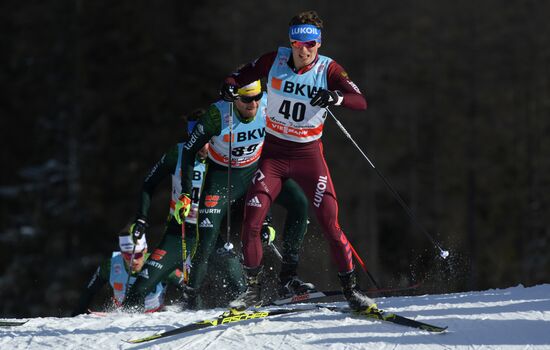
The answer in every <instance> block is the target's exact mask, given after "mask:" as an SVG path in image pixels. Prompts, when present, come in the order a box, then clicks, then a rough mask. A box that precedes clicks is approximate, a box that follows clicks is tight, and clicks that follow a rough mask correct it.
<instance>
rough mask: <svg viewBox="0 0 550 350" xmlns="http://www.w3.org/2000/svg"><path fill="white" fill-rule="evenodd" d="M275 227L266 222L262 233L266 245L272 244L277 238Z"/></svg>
mask: <svg viewBox="0 0 550 350" xmlns="http://www.w3.org/2000/svg"><path fill="white" fill-rule="evenodd" d="M275 233H276V232H275V229H274V228H273V226H271V225H270V224H268V223H266V222H264V224H263V225H262V231H261V232H260V235H261V237H262V243H263V244H264V245H270V244H271V243H273V241H274V240H275Z"/></svg>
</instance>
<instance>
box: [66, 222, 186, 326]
mask: <svg viewBox="0 0 550 350" xmlns="http://www.w3.org/2000/svg"><path fill="white" fill-rule="evenodd" d="M119 246H120V251H116V252H113V253H112V256H111V258H109V259H107V260H105V261H104V262H103V263H101V265H100V266H99V267H98V268H97V269H96V271H95V273H94V275H93V276H92V278H91V279H90V281H89V282H88V284H87V285H86V288H84V291H83V292H82V294H81V295H80V299H79V301H78V304H77V306H76V307H75V308H74V310H73V312H72V316H76V315H79V314H83V313H87V312H88V307H89V305H90V303H91V302H92V300H93V299H94V297H95V295H96V294H97V293H98V292H99V291H100V290H101V289H102V288H103V287H104V286H105V285H106V284H108V285H109V286H110V287H111V290H112V293H113V295H112V298H111V302H109V303H107V304H106V305H105V309H107V310H109V309H113V308H118V307H120V306H121V304H122V302H123V300H124V299H125V293H126V290H127V289H128V287H129V286H127V284H126V283H127V282H129V284H130V286H132V285H133V283H134V282H135V281H136V277H137V276H138V274H139V273H140V272H141V271H142V268H143V264H144V263H145V262H146V261H147V259H148V258H149V253H147V241H146V238H145V235H142V236H141V238H139V239H138V240H137V242H136V243H134V241H133V239H132V238H131V236H130V235H129V234H128V232H124V233H122V234H121V235H120V236H119ZM132 256H133V257H132ZM130 265H131V266H130ZM128 274H130V278H128ZM182 280H183V274H182V272H181V270H178V269H172V270H171V271H169V273H168V274H166V275H165V276H164V278H163V279H162V280H159V281H157V283H155V285H153V286H152V288H151V289H150V290H149V291H148V292H147V294H145V296H144V297H143V299H142V300H141V301H140V302H141V304H140V308H142V309H143V311H145V312H155V311H159V310H162V309H163V307H164V295H165V290H166V287H167V285H168V284H170V285H174V286H176V288H178V289H181V288H182Z"/></svg>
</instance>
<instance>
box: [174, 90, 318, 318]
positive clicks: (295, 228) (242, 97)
mask: <svg viewBox="0 0 550 350" xmlns="http://www.w3.org/2000/svg"><path fill="white" fill-rule="evenodd" d="M236 95H237V97H238V99H237V100H236V101H234V105H232V103H229V102H226V101H223V100H219V101H217V102H216V103H214V104H212V105H211V106H210V107H209V108H208V110H207V112H206V113H205V114H204V116H202V117H201V118H200V119H199V121H198V123H197V125H195V127H194V129H193V132H192V133H191V136H190V138H189V141H188V142H187V143H186V145H185V147H184V151H183V156H182V193H183V195H182V196H181V199H180V201H179V203H178V204H176V212H175V216H176V218H177V219H179V220H180V221H183V218H182V217H183V216H185V214H186V213H185V211H186V210H185V203H186V202H188V199H187V198H188V197H189V195H188V193H190V192H189V191H190V188H191V180H192V179H191V175H192V164H191V162H189V161H188V159H192V158H193V155H194V154H195V153H196V152H197V151H198V150H199V149H200V148H201V147H202V146H203V145H205V144H209V149H208V160H207V171H206V175H205V183H204V187H203V191H202V194H201V198H200V202H199V213H198V220H197V223H198V237H199V243H198V246H197V251H196V254H195V256H194V258H193V260H192V269H191V273H190V277H189V284H188V286H187V287H186V290H187V294H189V295H191V296H192V297H191V298H190V303H189V307H190V308H193V309H197V308H202V307H203V304H202V301H201V299H202V297H201V294H203V293H210V297H212V296H218V299H219V304H223V305H227V303H228V302H229V301H231V300H232V299H233V298H235V297H236V296H237V295H239V294H240V293H241V292H243V291H244V289H245V287H246V283H245V281H244V278H243V271H242V266H241V262H240V261H239V259H238V257H237V256H236V254H235V252H233V251H232V250H229V249H216V244H215V243H216V240H217V239H218V237H219V236H220V231H221V230H222V229H221V226H222V221H223V220H224V218H226V214H227V210H228V209H227V208H228V205H227V201H228V196H230V197H231V203H232V208H231V211H232V215H231V218H237V217H239V218H240V217H242V207H243V206H244V195H245V194H246V191H247V189H248V187H249V185H250V183H251V182H253V181H255V179H253V176H254V174H255V171H256V168H257V164H258V159H259V157H260V154H261V152H262V148H263V144H264V137H265V112H266V105H267V100H266V96H265V94H263V92H262V89H261V83H260V81H259V80H257V81H252V82H249V83H248V84H247V85H243V86H242V87H241V88H239V89H238V90H236ZM231 119H232V121H233V124H232V125H231V124H230V123H229V121H230V120H231ZM230 131H231V134H232V138H231V142H229V141H230V137H229V134H230ZM230 147H231V156H230V153H229V149H230ZM229 159H231V168H229V167H228V164H229ZM228 174H230V177H229V178H230V181H231V188H230V192H229V191H228V187H227V186H228ZM229 193H230V194H229ZM278 203H279V204H281V205H282V206H284V207H285V208H286V209H287V217H286V221H285V229H284V233H283V239H282V240H283V254H285V255H286V256H289V257H290V258H289V260H291V261H294V260H297V259H298V258H297V257H298V254H299V249H300V247H301V245H302V241H303V239H304V235H305V233H306V230H307V222H308V221H307V219H308V217H307V206H308V204H307V200H306V198H305V195H304V194H303V192H302V191H301V190H300V188H299V187H298V185H297V184H296V183H295V182H294V181H292V180H289V181H286V182H285V184H284V186H283V190H282V194H281V196H280V197H279V200H278ZM262 220H263V219H262ZM232 221H233V220H232ZM260 226H261V230H262V231H263V232H264V233H266V235H267V236H268V238H267V240H268V241H269V240H272V239H273V238H274V234H273V233H274V229H273V227H272V226H270V225H269V223H268V222H264V221H262V224H261V225H260ZM223 237H224V239H225V240H226V241H227V239H228V237H227V236H226V235H223ZM227 243H229V242H227ZM267 243H269V242H267ZM211 256H216V257H215V258H214V259H225V261H226V264H227V269H228V270H230V271H231V273H228V274H227V275H226V276H225V280H226V282H227V283H226V284H227V288H225V290H207V291H205V290H202V287H203V282H204V280H205V278H206V276H207V263H208V261H209V259H212V258H211ZM282 273H283V272H282ZM284 273H286V272H284ZM292 277H294V279H292V280H290V279H289V278H287V277H286V275H283V276H282V280H284V281H285V284H282V285H281V288H280V290H279V294H280V295H288V294H296V290H298V291H299V292H306V291H310V290H314V288H315V287H314V286H313V285H312V284H311V283H306V282H303V281H301V280H300V279H299V278H298V277H297V276H294V275H293V276H292ZM193 296H194V297H193Z"/></svg>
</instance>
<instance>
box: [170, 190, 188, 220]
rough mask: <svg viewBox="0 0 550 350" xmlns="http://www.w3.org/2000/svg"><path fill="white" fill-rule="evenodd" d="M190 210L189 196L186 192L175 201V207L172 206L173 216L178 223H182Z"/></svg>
mask: <svg viewBox="0 0 550 350" xmlns="http://www.w3.org/2000/svg"><path fill="white" fill-rule="evenodd" d="M189 211H191V198H190V196H189V195H188V194H187V193H183V194H182V195H180V197H179V199H178V201H177V202H176V207H175V208H174V218H175V219H176V222H177V223H178V224H180V225H181V224H183V219H185V217H186V216H187V215H189Z"/></svg>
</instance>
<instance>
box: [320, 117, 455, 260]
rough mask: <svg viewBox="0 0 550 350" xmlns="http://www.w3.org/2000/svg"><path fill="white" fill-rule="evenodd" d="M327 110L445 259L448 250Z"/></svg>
mask: <svg viewBox="0 0 550 350" xmlns="http://www.w3.org/2000/svg"><path fill="white" fill-rule="evenodd" d="M327 111H328V113H329V114H330V115H331V116H332V118H333V119H334V121H335V122H336V125H338V127H339V128H340V130H342V132H343V133H344V135H346V137H347V138H348V139H349V140H350V141H351V142H352V143H353V145H354V146H355V148H357V149H358V150H359V152H361V154H362V155H363V157H365V159H366V160H367V162H369V164H370V166H371V167H372V168H373V169H374V171H375V172H376V174H377V175H378V176H379V177H380V178H381V179H382V181H383V182H384V184H385V185H386V186H387V187H388V189H389V190H390V192H391V193H392V195H393V196H394V198H395V199H396V200H397V202H399V204H401V207H403V209H404V210H405V212H406V213H407V214H408V215H409V217H410V218H411V221H412V222H413V223H414V224H415V225H416V227H418V228H419V229H420V231H422V233H424V235H425V236H426V237H427V238H428V239H429V240H430V242H432V244H433V245H434V246H435V247H436V248H437V249H438V250H439V256H440V257H441V258H443V259H446V258H447V257H448V256H449V251H448V250H443V249H442V248H441V246H440V245H439V244H438V243H437V242H436V241H435V240H434V238H433V237H432V235H430V234H429V233H428V231H427V230H426V229H425V228H424V226H423V225H422V224H421V223H420V222H419V221H418V220H417V218H416V216H415V215H414V213H413V212H412V210H411V209H410V208H409V206H408V205H407V204H406V203H405V201H404V200H403V198H401V196H400V195H399V193H397V191H396V190H395V189H394V188H393V186H392V185H391V184H390V183H389V182H388V180H387V179H386V178H385V177H384V175H382V173H381V172H380V171H379V170H378V169H377V168H376V167H375V166H374V164H373V162H371V160H370V159H369V157H367V155H366V154H365V152H363V150H362V149H361V147H359V145H358V144H357V143H356V142H355V140H354V139H353V138H352V137H351V135H350V133H349V132H348V131H347V130H346V128H344V126H343V125H342V123H340V121H339V120H338V119H337V118H336V116H335V115H334V114H333V113H332V111H331V110H330V109H328V108H327Z"/></svg>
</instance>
